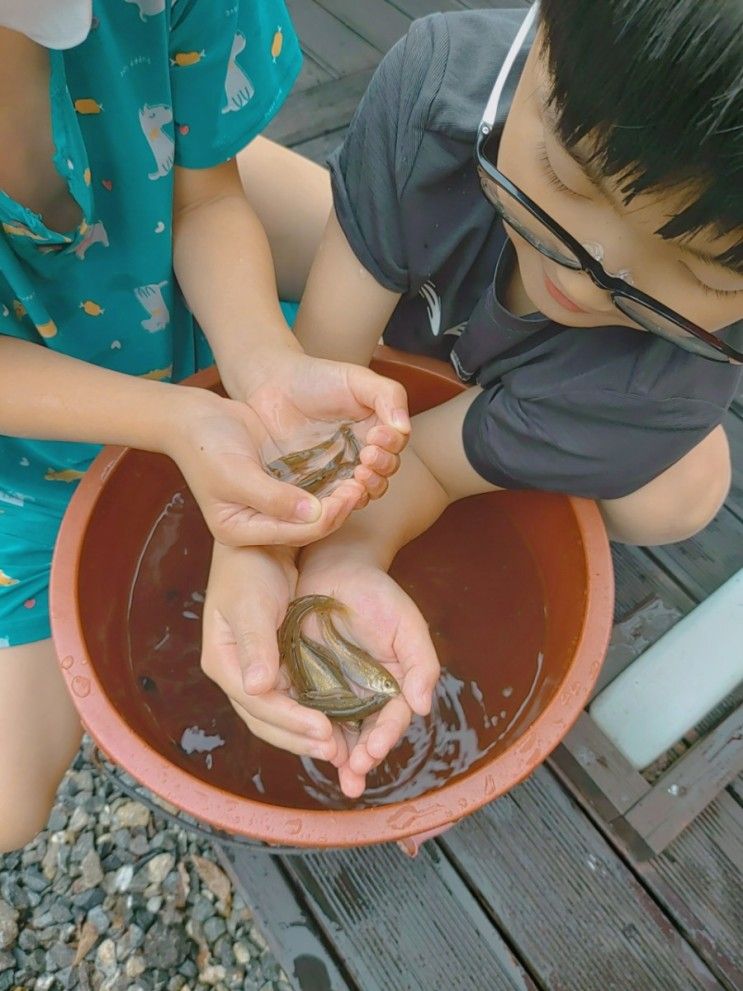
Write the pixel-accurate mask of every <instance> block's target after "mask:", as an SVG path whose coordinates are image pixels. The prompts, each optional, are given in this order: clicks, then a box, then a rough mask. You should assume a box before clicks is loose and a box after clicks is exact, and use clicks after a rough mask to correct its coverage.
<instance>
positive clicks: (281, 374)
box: [231, 349, 410, 505]
mask: <svg viewBox="0 0 743 991" xmlns="http://www.w3.org/2000/svg"><path fill="white" fill-rule="evenodd" d="M258 367H259V368H260V371H255V372H254V374H253V375H252V377H251V379H250V380H249V382H248V383H246V384H245V385H242V386H240V387H239V389H240V391H239V392H237V393H236V392H235V391H234V388H238V387H237V386H234V387H233V391H232V392H231V395H232V396H233V398H235V399H241V400H243V401H244V402H245V403H246V404H247V405H248V406H249V407H250V409H251V410H253V411H254V413H255V414H256V416H257V417H258V418H259V420H260V421H261V423H262V425H263V427H264V429H265V431H266V434H267V436H268V437H270V438H272V439H273V440H274V441H276V442H278V443H279V444H280V445H281V446H282V453H287V452H288V451H289V450H292V447H287V445H286V440H287V439H288V440H291V439H292V438H295V439H299V440H300V441H301V438H302V437H303V436H308V434H310V433H312V434H314V435H315V438H317V437H322V438H325V437H327V436H330V435H331V434H332V433H333V432H334V431H335V429H336V428H337V426H338V424H340V423H342V422H347V421H352V422H353V424H354V433H355V434H356V436H357V438H358V439H359V440H360V441H361V443H362V444H363V445H364V446H363V447H362V450H361V462H362V463H361V465H359V466H358V467H357V468H356V471H355V472H354V477H355V478H356V480H357V481H359V482H360V483H361V485H362V487H363V489H364V490H365V497H364V498H362V499H361V500H360V503H361V504H363V505H365V504H366V501H367V498H366V497H368V498H371V499H377V498H379V496H381V495H383V494H384V492H385V491H386V489H387V479H388V478H389V477H390V476H391V475H393V474H394V473H395V472H396V471H397V468H398V467H399V463H400V462H399V457H398V455H399V454H400V452H401V451H402V450H403V448H404V447H405V445H406V444H407V442H408V437H409V435H410V418H409V415H408V402H407V395H406V393H405V389H404V388H403V386H402V385H400V383H399V382H394V381H393V380H392V379H388V378H385V377H383V376H381V375H377V374H376V373H375V372H372V371H371V370H370V369H368V368H364V367H362V366H361V365H353V364H350V363H347V362H337V361H326V360H325V359H323V358H313V357H311V356H310V355H306V354H305V353H304V352H302V351H294V350H289V349H284V350H282V351H280V352H277V353H276V354H275V355H274V356H272V358H271V359H270V360H269V361H267V362H264V363H262V364H261V363H258ZM306 446H311V445H309V444H304V443H301V442H300V443H296V444H295V446H294V448H293V449H295V450H296V449H297V447H300V448H302V447H306Z"/></svg>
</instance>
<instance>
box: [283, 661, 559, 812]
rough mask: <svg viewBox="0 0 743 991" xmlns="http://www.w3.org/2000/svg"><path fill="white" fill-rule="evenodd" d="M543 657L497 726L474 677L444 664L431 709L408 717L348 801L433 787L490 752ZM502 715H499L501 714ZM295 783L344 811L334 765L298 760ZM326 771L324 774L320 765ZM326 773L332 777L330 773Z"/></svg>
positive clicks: (405, 795)
mask: <svg viewBox="0 0 743 991" xmlns="http://www.w3.org/2000/svg"><path fill="white" fill-rule="evenodd" d="M543 661H544V657H543V654H542V652H541V651H540V652H539V654H538V655H537V658H536V665H535V672H534V678H533V680H532V683H531V687H530V688H529V691H528V692H527V694H526V697H525V698H524V700H523V702H522V703H521V705H520V706H519V708H518V709H517V710H516V712H515V713H514V715H513V716H512V718H511V719H510V720H509V721H508V722H507V723H505V724H502V725H499V723H500V722H501V720H499V718H498V716H496V715H490V714H489V713H488V711H487V709H486V707H485V704H484V699H483V694H482V692H481V691H480V688H479V686H478V685H477V683H476V682H474V681H463V680H462V679H460V678H457V677H456V675H454V674H452V673H451V671H448V670H447V669H446V668H445V669H444V670H442V672H441V677H440V679H439V681H438V684H437V686H436V689H435V692H434V697H433V705H432V706H431V712H430V713H429V714H428V715H427V716H414V717H413V721H412V722H411V724H410V727H409V729H408V732H407V733H406V734H405V736H404V737H403V739H402V741H401V742H400V743H399V744H398V745H397V746H396V747H395V748H394V750H393V751H392V753H391V754H390V756H389V757H388V758H387V760H385V761H384V762H383V763H382V764H380V765H379V767H378V768H377V769H376V770H374V771H372V772H371V774H370V775H369V776H368V778H367V785H366V790H365V791H364V793H363V795H362V796H361V798H360V799H358V800H357V802H355V803H354V804H355V805H356V806H357V807H358V805H365V806H375V805H387V804H389V803H391V802H402V801H405V800H406V799H412V798H415V797H417V796H419V795H421V794H422V793H423V792H428V791H435V790H436V789H437V788H441V787H442V786H443V785H444V784H446V782H447V781H448V780H449V779H450V778H452V777H454V776H456V775H458V774H462V773H463V772H464V771H467V770H469V769H470V768H471V767H472V766H473V765H474V764H475V763H477V762H478V761H479V760H481V759H482V758H483V757H485V756H486V755H487V754H488V753H490V751H491V750H493V749H494V748H495V747H496V746H497V745H498V743H500V741H501V740H503V738H504V737H505V736H506V735H507V734H508V733H510V732H511V730H512V729H513V727H514V726H515V725H516V723H517V722H518V721H519V719H520V718H521V716H522V715H523V713H524V712H525V710H526V709H527V706H528V704H529V702H530V700H531V698H532V696H533V695H534V693H535V691H536V688H537V686H538V684H539V681H540V678H541V674H542V666H543ZM506 715H507V713H505V714H504V713H501V717H504V716H506ZM300 764H301V768H302V769H301V771H300V774H299V784H300V786H301V787H302V789H303V790H304V791H305V793H306V794H307V795H308V796H309V797H311V798H313V799H314V800H315V801H316V802H319V803H320V804H321V805H323V806H325V807H326V808H334V809H345V808H348V807H349V799H348V798H347V797H346V796H345V795H344V794H343V793H342V791H341V789H340V787H339V785H338V780H337V777H336V776H335V773H336V772H335V768H333V767H332V766H330V765H328V764H316V763H315V761H313V760H312V759H311V758H310V757H302V758H300ZM326 768H327V769H328V771H327V773H326V770H325V769H326ZM330 775H333V776H332V777H331V776H330Z"/></svg>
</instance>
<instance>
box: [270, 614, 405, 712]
mask: <svg viewBox="0 0 743 991" xmlns="http://www.w3.org/2000/svg"><path fill="white" fill-rule="evenodd" d="M334 610H337V611H341V612H345V611H347V610H346V607H345V606H344V605H343V604H342V603H341V602H339V601H338V600H337V599H334V598H332V597H331V596H328V595H305V596H301V597H300V598H298V599H295V600H294V601H293V602H292V603H290V605H289V609H288V610H287V613H286V617H285V618H284V621H283V623H282V624H281V627H280V629H279V633H278V640H279V651H280V655H281V659H282V661H283V662H284V663H285V664H286V667H287V670H288V673H289V677H290V679H291V682H292V685H293V686H294V689H295V691H296V693H297V700H298V701H299V702H300V703H301V704H302V705H306V706H308V707H310V708H313V709H318V710H319V711H321V712H324V713H325V715H327V716H328V718H329V719H335V720H338V721H341V722H357V721H358V720H360V719H363V718H365V717H366V716H369V715H371V714H372V713H374V712H378V711H379V709H381V708H382V707H383V706H384V705H385V704H386V703H387V702H388V701H389V700H390V698H391V697H392V696H393V695H397V694H398V693H399V691H400V686H399V685H398V683H397V681H396V680H395V678H394V677H393V676H392V675H391V674H390V672H389V671H387V669H386V668H385V667H383V665H381V664H379V662H378V661H375V660H374V658H373V657H371V655H370V654H369V653H367V651H365V650H363V648H361V647H359V646H358V645H357V644H354V643H352V642H351V641H350V640H347V639H346V638H345V637H344V636H343V635H342V634H341V633H339V632H338V630H337V629H336V628H335V626H334V624H333V623H332V620H331V619H330V614H331V613H332V612H333V611H334ZM311 612H317V613H318V614H319V617H320V623H321V628H322V633H323V637H324V641H325V642H324V643H321V642H319V641H317V640H314V639H312V638H311V637H308V636H306V635H305V634H303V633H302V630H301V624H302V621H303V620H304V619H305V617H306V616H308V615H309V614H310V613H311ZM349 682H352V683H353V684H354V685H356V686H357V687H358V688H359V689H363V690H365V691H366V692H368V693H370V694H366V695H360V694H358V693H357V692H355V691H354V690H353V688H352V685H351V684H350V683H349Z"/></svg>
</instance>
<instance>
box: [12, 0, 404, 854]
mask: <svg viewBox="0 0 743 991" xmlns="http://www.w3.org/2000/svg"><path fill="white" fill-rule="evenodd" d="M300 65H301V55H300V50H299V45H298V42H297V38H296V36H295V35H294V32H293V29H292V25H291V21H290V19H289V16H288V14H287V11H286V8H285V5H284V3H283V2H282V0H262V2H261V3H256V2H252V0H251V2H248V0H180V2H178V3H176V2H175V0H135V2H129V3H125V2H123V0H115V2H114V0H111V2H101V0H34V2H33V3H29V2H28V0H0V93H2V100H0V222H1V223H2V229H1V230H0V383H1V388H0V397H1V398H0V852H2V851H4V850H8V849H11V848H14V847H18V846H22V845H23V844H24V843H25V842H26V841H28V840H29V839H30V838H31V837H32V836H33V835H34V833H35V832H37V831H38V830H39V829H40V828H41V826H43V824H44V822H45V821H46V817H47V814H48V810H49V807H50V803H51V801H52V799H53V796H54V792H55V789H56V786H57V783H58V782H59V779H60V777H61V775H62V774H63V772H64V771H65V769H66V767H67V764H68V763H69V761H70V759H71V757H72V756H73V754H74V753H75V751H76V750H77V748H78V746H79V743H80V733H81V729H80V724H79V721H78V719H77V716H76V712H75V709H74V707H73V705H72V703H71V701H70V698H69V697H68V694H67V691H66V686H65V683H64V679H63V678H62V676H61V674H60V672H59V670H58V667H57V664H56V660H55V655H54V649H53V645H52V642H51V640H50V625H49V609H48V585H49V572H50V563H51V558H52V550H53V547H54V542H55V538H56V535H57V531H58V529H59V525H60V521H61V518H62V515H63V513H64V511H65V508H66V506H67V504H68V503H69V500H70V498H71V495H72V493H73V491H74V489H75V487H76V485H77V483H78V482H79V480H80V479H81V478H82V476H83V475H84V473H85V471H86V469H87V468H88V466H89V464H90V462H91V460H92V458H93V457H94V456H95V455H96V453H97V451H98V446H97V445H100V444H101V443H114V444H130V445H132V446H136V447H140V448H143V449H146V450H150V451H158V452H162V453H165V454H167V455H169V456H170V457H172V458H173V459H174V460H175V461H176V462H177V464H178V466H179V468H180V469H181V471H182V473H183V475H184V477H185V478H186V480H187V482H188V483H189V485H190V487H191V489H192V491H193V493H194V496H195V498H196V500H197V501H198V503H199V506H200V508H201V509H202V511H203V514H204V517H205V520H206V522H207V523H208V524H209V526H210V528H211V530H212V532H213V534H214V536H215V537H216V538H217V539H218V540H219V541H223V542H225V543H234V544H249V543H256V542H258V543H261V542H269V543H282V542H283V543H291V544H296V543H303V542H304V541H307V540H311V539H316V538H317V537H319V536H322V535H324V534H326V533H328V532H330V531H331V530H332V529H333V528H334V527H335V526H337V525H339V523H340V522H341V520H342V519H343V518H344V517H345V516H346V515H347V514H348V513H349V512H350V511H351V510H352V509H353V508H355V507H356V506H358V505H359V504H361V503H363V502H364V501H366V500H367V499H368V498H369V496H374V495H378V494H380V493H381V492H382V491H383V490H384V487H385V484H386V480H385V479H384V478H383V477H382V475H380V474H376V473H375V475H374V482H373V484H372V485H369V484H368V476H367V482H366V483H365V484H363V485H362V484H360V483H359V482H357V481H355V480H354V479H352V478H348V479H346V480H345V481H343V482H342V483H341V485H340V486H339V488H338V489H337V490H336V491H334V492H333V493H332V494H331V495H329V496H328V497H327V498H323V499H321V500H320V499H317V498H315V496H313V495H311V494H309V493H308V492H305V491H304V490H302V489H300V488H297V487H295V486H292V485H288V484H284V483H283V482H281V481H279V480H277V479H276V478H273V477H271V476H270V475H269V474H268V472H266V471H265V470H264V468H263V461H262V451H263V445H264V442H267V441H268V440H269V439H271V440H274V441H276V442H277V443H282V442H283V443H284V444H285V445H286V446H282V447H281V448H280V450H283V451H286V450H289V451H291V450H297V449H298V448H299V449H301V448H303V447H305V446H307V444H306V441H307V433H308V431H309V432H312V431H315V436H317V432H318V431H319V432H320V435H321V436H323V437H325V436H327V434H328V433H329V432H331V433H332V430H333V429H334V428H335V427H336V426H337V424H338V421H344V420H354V421H358V437H359V440H360V441H362V442H364V444H365V450H364V451H363V452H362V454H363V455H364V457H368V456H370V455H371V456H373V455H374V452H375V451H376V450H377V448H376V447H375V446H374V445H376V444H381V445H382V448H380V450H382V449H384V450H386V451H387V453H391V454H392V456H393V458H394V453H393V452H397V451H399V450H400V448H401V447H402V446H403V445H404V441H405V435H406V433H407V430H408V429H409V424H408V423H407V413H406V411H405V394H404V390H403V389H402V387H401V386H399V385H398V384H397V383H392V382H389V381H387V380H385V379H382V378H380V377H379V376H377V375H374V374H373V373H372V372H370V371H369V370H368V369H364V368H361V367H360V366H359V365H355V366H342V365H339V364H337V363H331V362H327V361H322V360H318V359H316V358H311V357H309V356H307V355H305V354H304V353H303V352H302V350H301V348H300V347H299V345H298V344H297V342H296V339H295V338H294V336H293V335H292V334H291V332H290V330H289V327H288V326H287V322H286V319H285V318H284V316H283V314H282V310H281V308H280V305H279V299H278V296H277V286H276V276H275V274H274V262H273V258H272V253H271V250H270V248H269V240H268V237H267V232H269V233H270V234H271V237H272V242H273V244H272V246H273V247H274V249H276V250H275V257H276V262H277V267H278V278H279V285H280V288H281V291H282V293H283V295H284V298H288V299H297V298H298V296H299V294H300V293H301V290H302V286H303V284H304V279H305V278H306V271H307V269H308V268H309V259H310V258H311V254H312V252H311V250H308V246H311V247H314V246H315V244H316V240H317V237H315V238H314V240H313V236H312V233H311V230H310V232H309V233H307V232H305V233H304V234H303V235H302V236H298V235H297V234H296V231H295V225H296V224H297V221H298V218H302V217H304V218H307V217H309V218H310V219H311V210H310V209H308V206H307V198H308V195H310V196H312V193H313V190H316V191H317V194H319V196H320V202H323V200H322V198H323V197H325V196H327V185H326V184H325V185H323V187H322V188H320V189H318V184H317V180H316V178H315V177H314V173H313V174H309V173H308V168H309V167H302V160H301V159H299V157H298V156H295V155H291V154H290V153H289V152H282V151H281V150H280V149H276V148H275V147H272V146H271V145H270V143H269V142H265V141H264V142H261V141H260V140H258V143H257V144H253V143H252V139H253V138H255V137H256V135H258V134H259V132H260V131H261V130H262V129H263V128H264V127H265V126H266V124H267V123H268V122H269V121H270V119H271V118H272V117H273V115H274V114H275V113H276V111H277V109H278V108H279V107H280V106H281V104H282V102H283V100H284V99H285V97H286V95H287V93H288V91H289V89H290V88H291V86H292V84H293V82H294V80H295V78H296V76H297V73H298V72H299V69H300ZM249 143H251V146H250V147H249V148H247V150H246V151H245V152H244V153H241V150H242V149H246V146H248V144H249ZM238 153H241V155H240V163H239V166H240V169H239V168H238V162H237V160H236V157H235V156H236V155H237V154H238ZM306 165H307V163H305V166H306ZM315 171H319V170H315ZM241 173H242V174H241ZM250 200H252V201H253V202H254V203H255V204H256V208H255V209H254V208H253V207H252V206H251V203H250ZM258 209H259V210H260V212H261V215H263V216H265V217H266V218H267V222H266V228H265V229H264V227H263V225H262V224H261V221H260V219H259V215H258V212H257V210H258ZM326 216H327V210H326V211H325V213H324V215H323V216H322V219H321V220H320V221H319V223H318V224H317V225H316V227H317V236H319V233H320V231H321V230H322V226H323V224H324V221H325V217H326ZM309 226H310V227H311V225H309ZM303 238H304V240H303ZM277 245H278V247H277ZM215 358H216V361H217V364H218V366H219V369H220V373H221V376H222V382H223V384H224V387H225V390H226V392H227V396H226V397H222V396H217V395H216V394H213V393H209V392H206V391H204V390H201V389H196V388H190V387H187V386H183V385H179V384H177V383H179V382H180V381H181V380H182V379H184V378H185V377H186V376H188V375H190V374H191V373H192V372H194V371H196V370H197V369H198V368H200V367H204V366H205V365H209V364H211V363H212V362H213V361H214V360H215ZM398 417H399V419H398ZM327 421H329V423H328V422H327ZM295 434H296V435H297V436H295ZM392 463H393V464H394V463H395V462H394V461H393V462H392ZM143 484H147V481H146V479H145V480H143ZM126 525H127V521H126V518H123V519H122V520H121V527H122V534H125V531H126ZM122 539H126V537H125V536H122ZM219 635H220V637H221V640H220V643H221V642H223V641H224V638H225V636H229V635H231V634H230V630H229V628H228V627H222V628H221V629H220V634H219ZM211 674H212V676H213V677H214V678H215V680H216V681H218V682H219V684H220V685H221V686H222V687H223V688H224V689H225V691H226V692H227V693H228V694H229V695H230V697H231V699H232V700H233V702H234V703H235V705H236V706H239V704H240V702H241V701H242V700H243V697H244V693H243V691H242V688H241V685H240V683H239V679H235V678H234V677H233V676H232V675H233V670H232V668H231V667H230V666H229V665H227V666H226V667H223V668H217V669H212V670H211Z"/></svg>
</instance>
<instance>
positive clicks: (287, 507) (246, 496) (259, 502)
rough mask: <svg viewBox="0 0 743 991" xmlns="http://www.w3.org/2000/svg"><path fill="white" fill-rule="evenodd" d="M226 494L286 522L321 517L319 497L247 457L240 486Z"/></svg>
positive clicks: (306, 520) (307, 520) (243, 504)
mask: <svg viewBox="0 0 743 991" xmlns="http://www.w3.org/2000/svg"><path fill="white" fill-rule="evenodd" d="M228 498H230V499H231V500H232V501H233V502H235V503H236V504H238V505H240V506H249V507H250V508H251V509H254V510H255V511H256V512H257V513H262V514H264V515H266V516H271V517H273V518H275V519H277V520H283V521H285V522H287V523H315V522H317V520H318V519H319V518H320V513H321V509H322V507H321V506H320V500H319V499H316V498H315V496H313V495H312V493H310V492H305V491H304V489H300V488H299V486H297V485H289V483H288V482H280V481H279V480H278V479H276V478H272V477H271V475H269V474H268V473H267V472H266V471H265V470H264V469H263V468H261V467H260V466H259V465H258V464H257V463H255V462H251V461H250V460H248V459H246V463H245V467H244V469H243V470H242V471H241V472H240V476H239V486H238V485H236V486H235V488H234V489H233V490H232V491H231V492H230V493H229V496H228Z"/></svg>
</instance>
